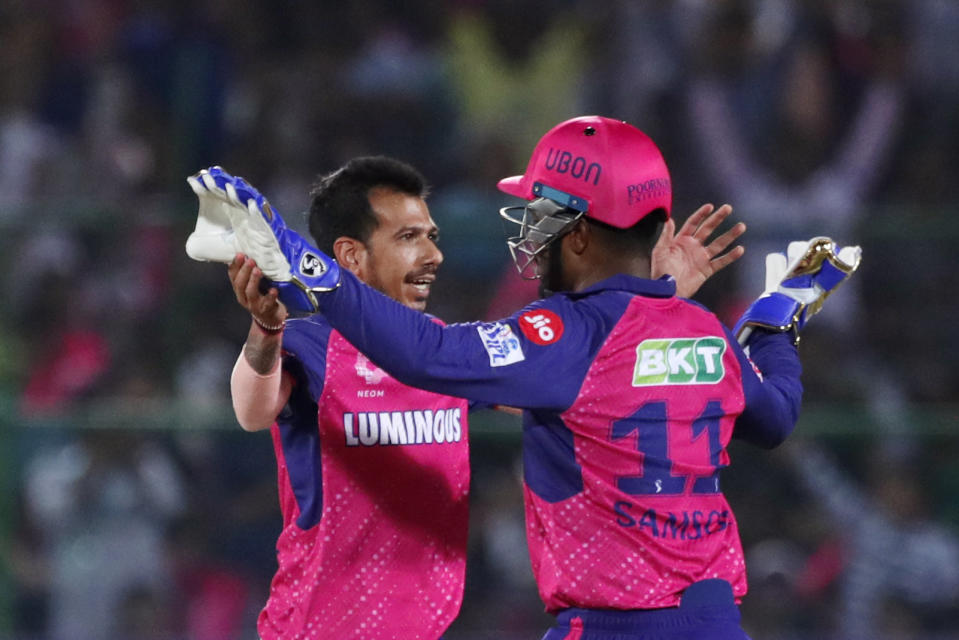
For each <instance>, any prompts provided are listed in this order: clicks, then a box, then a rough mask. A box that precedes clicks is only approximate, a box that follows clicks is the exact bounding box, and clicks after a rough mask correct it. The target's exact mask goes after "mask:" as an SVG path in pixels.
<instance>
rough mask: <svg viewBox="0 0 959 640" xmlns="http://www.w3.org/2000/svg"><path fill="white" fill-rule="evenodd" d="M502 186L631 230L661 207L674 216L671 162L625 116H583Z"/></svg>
mask: <svg viewBox="0 0 959 640" xmlns="http://www.w3.org/2000/svg"><path fill="white" fill-rule="evenodd" d="M498 186H499V188H500V190H501V191H504V192H506V193H508V194H510V195H514V196H518V197H520V198H523V199H525V200H533V199H535V198H539V197H546V198H550V199H552V200H556V201H557V202H559V203H560V204H564V205H566V206H569V207H572V208H573V209H577V210H578V211H584V210H585V211H586V215H587V216H588V217H590V218H593V219H595V220H599V221H600V222H604V223H606V224H609V225H612V226H614V227H618V228H620V229H626V228H628V227H631V226H633V225H634V224H636V223H637V222H639V221H640V220H641V219H642V218H644V217H646V216H647V215H649V214H650V213H652V212H653V211H655V210H657V209H663V210H664V211H665V212H666V217H667V218H668V217H669V215H670V209H671V207H672V199H673V190H672V183H671V182H670V179H669V170H668V169H667V168H666V161H665V160H664V159H663V154H662V153H661V152H660V151H659V148H658V147H657V146H656V144H655V143H654V142H653V141H652V140H651V139H650V137H649V136H647V135H646V134H645V133H643V132H642V131H640V130H639V129H637V128H636V127H634V126H632V125H631V124H627V123H626V122H624V121H622V120H614V119H612V118H604V117H602V116H582V117H579V118H573V119H572V120H567V121H565V122H561V123H560V124H558V125H556V126H555V127H553V128H552V129H550V130H549V131H548V132H547V133H546V135H544V136H543V137H542V138H540V141H539V142H538V143H537V144H536V148H535V149H533V155H532V157H531V158H530V160H529V165H528V166H527V167H526V173H525V174H523V175H521V176H512V177H510V178H503V179H502V180H500V181H499V185H498Z"/></svg>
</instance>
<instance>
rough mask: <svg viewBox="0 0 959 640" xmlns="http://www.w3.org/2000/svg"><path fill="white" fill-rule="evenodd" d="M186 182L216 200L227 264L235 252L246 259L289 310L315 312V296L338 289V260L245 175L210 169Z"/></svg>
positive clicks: (203, 195)
mask: <svg viewBox="0 0 959 640" xmlns="http://www.w3.org/2000/svg"><path fill="white" fill-rule="evenodd" d="M190 186H191V187H193V189H194V191H195V192H196V193H197V195H198V196H199V197H201V202H202V201H203V199H209V200H215V201H218V202H220V203H221V204H222V207H221V211H222V212H223V213H225V215H226V216H227V217H228V219H229V221H230V228H231V229H232V231H233V242H234V245H235V250H234V251H233V255H232V256H231V257H230V259H229V260H225V262H232V261H233V258H234V257H235V256H236V254H237V253H242V254H244V255H245V256H246V257H248V258H250V259H251V260H252V261H253V262H254V263H255V264H256V266H257V268H258V270H259V271H260V272H261V273H262V275H263V276H265V277H266V278H268V279H269V280H270V281H272V283H273V286H275V287H276V289H277V291H278V299H279V300H280V301H281V302H283V304H284V305H285V306H286V308H287V309H288V311H289V312H290V313H291V314H298V315H304V314H311V313H315V312H316V310H317V308H318V306H319V305H318V302H317V299H316V294H317V293H321V292H323V291H330V290H332V289H334V288H336V287H337V285H338V284H339V279H340V271H339V267H338V266H337V264H336V262H335V261H334V260H333V259H332V258H330V257H329V256H327V255H326V254H324V253H322V252H321V251H319V250H318V249H316V248H314V247H313V246H312V245H310V243H309V242H307V241H306V240H305V239H304V238H303V237H302V236H301V235H300V234H298V233H296V232H295V231H293V230H292V229H290V228H289V227H287V226H286V223H285V222H284V221H283V218H282V216H280V214H279V213H278V212H277V211H276V210H274V209H273V208H272V207H271V206H270V203H269V202H268V201H267V199H266V198H265V197H264V196H263V195H262V194H261V193H260V192H259V191H257V189H256V188H255V187H253V186H252V185H250V184H249V183H248V182H246V181H245V180H244V179H243V178H240V177H238V176H233V175H231V174H229V173H227V172H226V171H224V170H223V169H222V168H220V167H210V168H209V169H204V170H203V171H200V172H199V173H197V174H196V175H195V176H192V179H191V180H190ZM198 189H199V190H198ZM191 257H192V256H191ZM221 261H223V260H221Z"/></svg>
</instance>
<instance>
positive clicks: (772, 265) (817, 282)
mask: <svg viewBox="0 0 959 640" xmlns="http://www.w3.org/2000/svg"><path fill="white" fill-rule="evenodd" d="M861 260H862V249H860V248H859V247H858V246H848V247H842V248H840V247H839V246H837V245H836V243H835V242H833V241H832V240H831V239H830V238H827V237H824V236H819V237H816V238H812V239H811V240H808V241H798V242H790V243H789V247H788V249H787V251H786V253H785V254H782V253H771V254H769V255H767V256H766V289H765V291H763V293H762V295H761V296H760V297H759V298H758V299H757V300H756V301H755V302H753V303H752V304H751V305H750V306H749V308H748V309H746V312H745V313H744V314H743V316H742V317H741V318H740V319H739V321H738V322H737V323H736V327H735V328H734V329H733V333H734V334H735V335H736V338H737V339H738V340H739V342H740V344H746V341H747V340H748V339H749V335H750V333H751V332H752V328H753V327H762V328H764V329H769V330H772V331H789V332H791V333H792V334H793V335H794V339H795V341H796V342H798V341H799V332H800V331H801V330H802V328H803V327H804V326H806V322H807V321H808V320H809V318H811V317H812V316H813V315H815V314H817V313H819V311H820V310H821V309H822V305H823V302H824V301H825V300H826V298H827V297H829V295H830V294H832V293H833V292H834V291H835V290H836V289H838V288H839V285H841V284H842V283H843V282H845V281H846V280H847V279H848V278H849V276H851V275H852V274H853V273H854V272H855V271H856V269H858V268H859V263H860V262H861Z"/></svg>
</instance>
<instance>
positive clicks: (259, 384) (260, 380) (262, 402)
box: [230, 327, 290, 431]
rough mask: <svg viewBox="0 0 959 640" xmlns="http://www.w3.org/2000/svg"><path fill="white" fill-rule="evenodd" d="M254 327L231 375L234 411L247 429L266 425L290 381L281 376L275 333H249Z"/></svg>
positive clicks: (283, 399)
mask: <svg viewBox="0 0 959 640" xmlns="http://www.w3.org/2000/svg"><path fill="white" fill-rule="evenodd" d="M254 331H257V329H256V328H255V327H254V328H252V329H251V340H249V341H248V342H247V343H246V344H245V345H244V346H243V350H242V351H241V353H240V356H239V357H238V358H237V360H236V364H235V365H234V367H233V372H232V374H231V376H230V395H231V397H232V400H233V411H234V413H235V414H236V419H237V422H239V423H240V426H241V427H243V429H245V430H247V431H259V430H261V429H267V428H269V427H270V425H272V424H273V422H274V420H275V419H276V416H277V415H278V414H279V413H280V411H281V410H282V409H283V406H284V405H285V404H286V401H287V399H288V398H289V394H290V384H289V382H287V381H285V380H284V377H283V372H282V368H281V366H280V357H279V353H280V339H279V337H278V335H277V336H275V338H276V339H275V340H261V339H258V338H254V337H253V336H252V334H253V332H254ZM261 335H262V332H261ZM265 337H266V338H273V337H274V336H265ZM274 342H275V343H276V344H275V345H274V344H273V343H274Z"/></svg>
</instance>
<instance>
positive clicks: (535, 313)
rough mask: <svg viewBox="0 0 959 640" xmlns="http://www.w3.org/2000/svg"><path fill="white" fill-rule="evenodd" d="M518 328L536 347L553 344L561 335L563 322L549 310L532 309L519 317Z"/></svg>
mask: <svg viewBox="0 0 959 640" xmlns="http://www.w3.org/2000/svg"><path fill="white" fill-rule="evenodd" d="M519 328H520V330H521V331H522V332H523V334H524V335H525V336H526V337H527V338H529V339H530V340H532V341H533V342H534V343H536V344H538V345H542V346H545V345H548V344H553V343H554V342H556V341H557V340H559V339H560V337H562V335H563V321H562V320H561V319H560V317H559V316H558V315H556V314H555V313H553V312H552V311H550V310H549V309H534V310H532V311H526V312H524V313H522V314H520V316H519Z"/></svg>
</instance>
